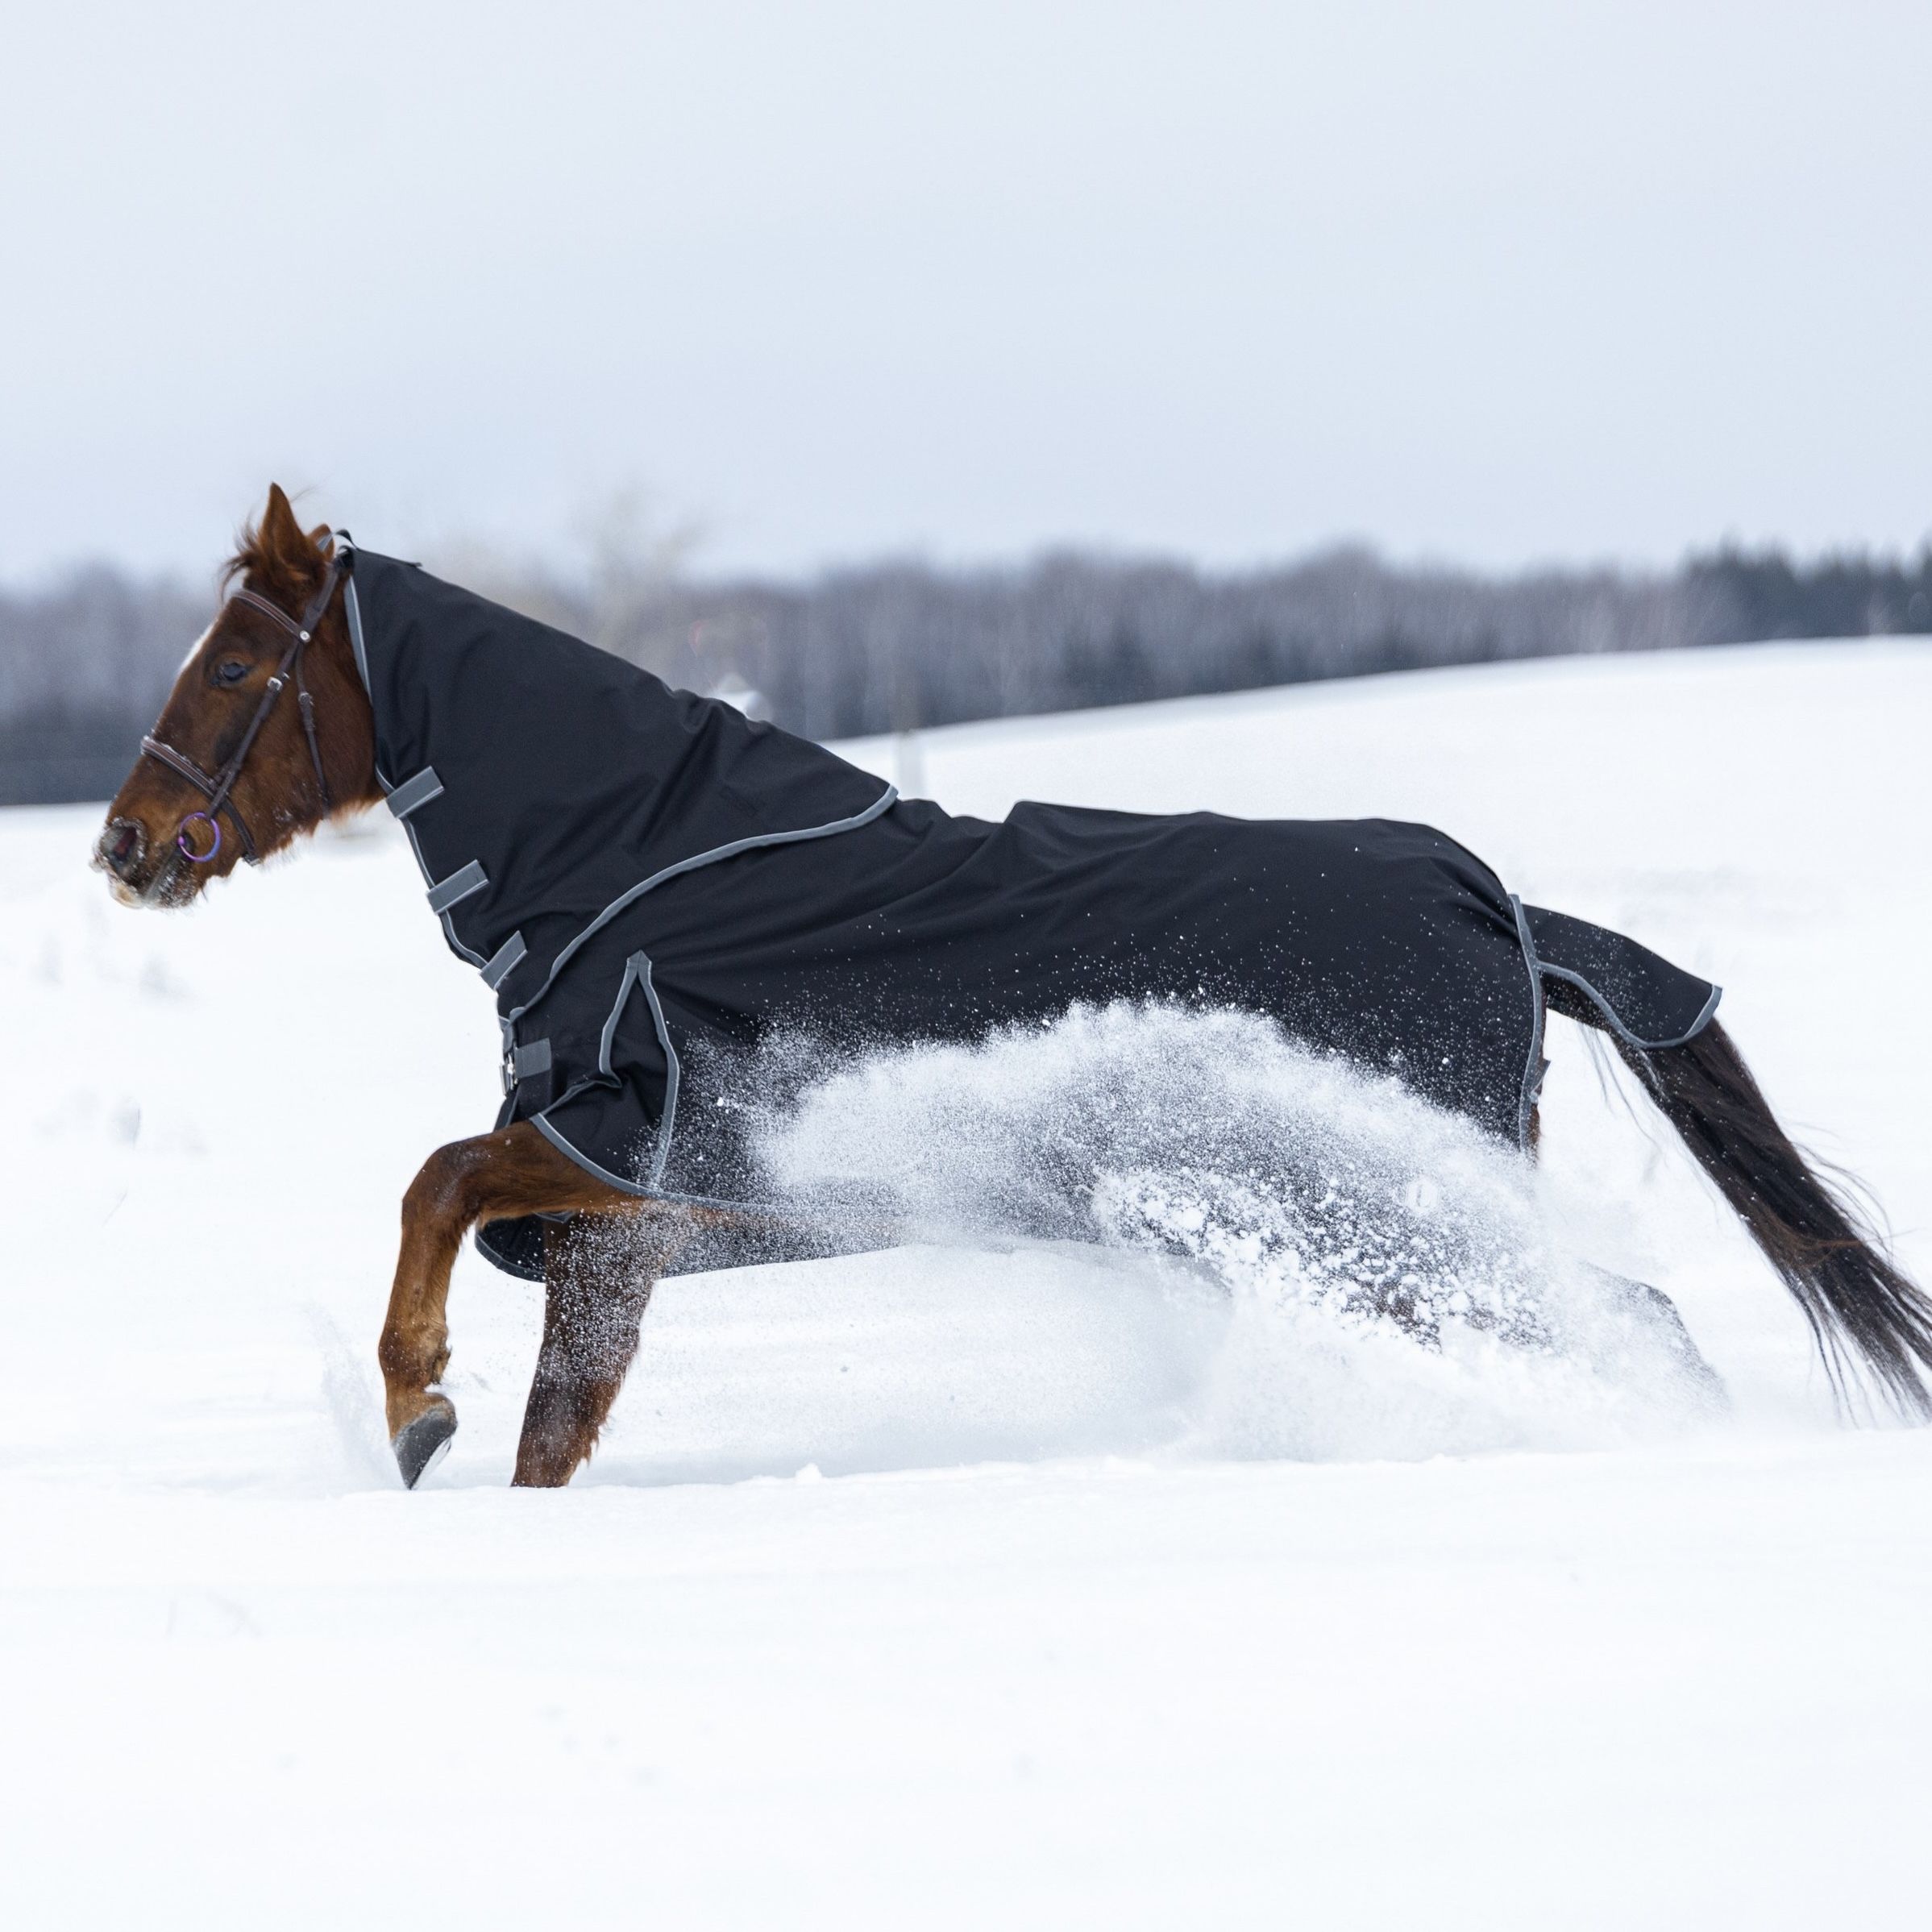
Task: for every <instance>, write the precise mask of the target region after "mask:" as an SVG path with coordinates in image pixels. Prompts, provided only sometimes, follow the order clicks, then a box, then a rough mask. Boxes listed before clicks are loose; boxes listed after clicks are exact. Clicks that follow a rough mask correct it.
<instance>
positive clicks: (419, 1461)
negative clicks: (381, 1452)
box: [389, 1402, 456, 1490]
mask: <svg viewBox="0 0 1932 1932" xmlns="http://www.w3.org/2000/svg"><path fill="white" fill-rule="evenodd" d="M455 1433H456V1411H455V1410H454V1409H452V1408H451V1407H450V1406H449V1405H448V1404H447V1402H446V1403H445V1404H443V1405H442V1407H440V1408H435V1409H429V1410H426V1411H424V1412H423V1413H422V1415H419V1416H418V1417H417V1418H416V1419H415V1421H413V1423H407V1424H405V1426H404V1427H402V1428H401V1429H399V1430H398V1431H397V1433H396V1439H395V1440H394V1441H393V1442H392V1443H391V1444H389V1447H390V1448H392V1449H393V1450H394V1451H395V1452H396V1466H397V1469H401V1471H402V1486H403V1487H404V1488H405V1490H413V1489H414V1488H415V1486H416V1485H417V1484H418V1483H419V1482H421V1481H422V1479H423V1477H426V1475H428V1474H429V1473H430V1470H432V1469H434V1468H435V1466H436V1465H437V1464H438V1463H439V1462H441V1461H442V1459H443V1457H444V1456H447V1455H448V1454H449V1452H450V1441H451V1437H453V1436H454V1435H455Z"/></svg>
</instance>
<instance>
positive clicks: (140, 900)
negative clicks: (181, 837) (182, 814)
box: [93, 845, 202, 912]
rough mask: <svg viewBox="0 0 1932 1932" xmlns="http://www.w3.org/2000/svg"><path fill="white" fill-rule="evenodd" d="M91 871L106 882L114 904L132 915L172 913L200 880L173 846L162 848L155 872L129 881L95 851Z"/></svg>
mask: <svg viewBox="0 0 1932 1932" xmlns="http://www.w3.org/2000/svg"><path fill="white" fill-rule="evenodd" d="M93 869H94V870H95V871H97V872H99V873H101V874H102V875H104V876H105V877H106V880H107V889H108V891H110V892H111V893H113V895H114V900H115V903H116V904H119V905H123V906H126V907H127V908H130V910H131V911H135V912H173V911H177V910H178V909H179V908H181V907H183V906H185V905H186V904H189V901H190V900H193V898H194V897H195V896H196V895H197V893H198V892H199V891H200V890H201V887H202V880H201V879H199V878H198V877H197V876H196V875H195V873H194V871H193V868H192V867H191V866H189V864H188V863H187V862H186V861H185V859H184V858H182V857H181V853H180V852H179V851H177V850H176V849H175V847H174V846H172V845H170V846H164V847H163V849H162V850H161V852H160V856H159V858H157V859H156V863H155V866H154V869H153V870H152V871H151V872H148V873H147V874H146V875H145V876H143V875H140V874H136V875H135V877H133V878H132V879H130V878H128V877H127V875H125V874H124V873H121V872H117V871H116V870H114V867H113V866H111V865H110V864H109V863H108V862H107V860H106V856H105V855H104V854H102V852H100V851H99V850H96V852H95V854H94V855H93Z"/></svg>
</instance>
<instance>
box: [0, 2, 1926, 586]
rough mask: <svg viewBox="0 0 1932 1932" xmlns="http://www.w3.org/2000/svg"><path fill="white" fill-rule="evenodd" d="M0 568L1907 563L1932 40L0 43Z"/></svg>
mask: <svg viewBox="0 0 1932 1932" xmlns="http://www.w3.org/2000/svg"><path fill="white" fill-rule="evenodd" d="M0 29H3V31H0V276H4V281H3V282H0V294H3V299H0V577H4V578H6V579H10V580H17V579H19V578H22V577H24V576H29V575H38V574H39V573H40V572H42V571H45V570H47V569H48V568H49V567H52V566H56V565H58V564H60V563H64V562H65V561H68V560H70V559H77V558H79V557H81V556H85V555H112V556H115V557H118V558H120V559H124V560H127V561H131V562H133V563H137V564H143V565H147V564H165V565H169V566H178V567H182V568H184V569H189V570H193V571H195V572H197V574H198V573H201V572H203V571H206V570H207V569H208V568H210V567H212V565H213V563H214V562H215V561H216V559H217V558H218V555H219V554H220V553H221V552H222V550H223V549H224V548H225V546H226V541H227V538H228V537H229V535H230V534H231V531H232V530H233V527H234V526H235V523H236V521H238V520H239V518H240V517H241V516H242V515H243V514H244V513H246V512H247V511H249V510H250V509H251V508H252V507H253V506H254V505H256V502H257V501H259V499H260V494H261V492H262V490H263V488H264V486H265V484H266V483H267V481H268V478H269V477H271V476H273V477H275V478H276V479H278V480H280V481H282V482H283V483H284V484H287V485H288V486H289V487H290V488H306V489H307V490H308V491H309V492H310V495H309V496H308V497H307V499H306V505H307V507H308V508H309V509H311V510H313V512H314V513H315V514H317V515H318V516H325V517H330V518H331V519H332V520H339V521H344V522H347V524H349V525H350V526H351V527H352V528H354V529H355V530H356V532H357V533H358V534H359V535H360V536H361V537H362V538H364V541H365V542H370V543H372V544H374V545H376V546H379V547H384V548H394V549H397V550H403V551H409V550H411V549H412V548H413V547H414V548H420V547H422V546H434V545H439V544H442V545H447V543H448V542H451V541H452V540H455V539H458V538H467V539H471V540H476V539H482V540H486V541H501V542H510V543H513V544H514V545H516V546H517V547H518V548H519V549H521V550H524V551H545V550H547V551H552V552H553V553H559V554H561V553H562V552H563V551H564V550H565V548H566V546H567V545H568V544H569V543H570V542H571V540H572V538H574V537H576V536H578V535H580V534H581V532H582V531H583V530H584V528H585V527H586V526H587V525H588V523H589V522H590V521H593V520H594V519H595V518H596V516H597V515H598V514H599V513H600V506H601V505H605V504H607V503H608V502H609V500H610V499H611V497H613V493H615V492H619V491H621V490H623V489H625V488H631V487H635V486H639V485H642V486H643V487H646V488H648V489H650V491H651V492H654V496H655V497H656V499H657V500H658V501H659V502H660V503H661V504H662V505H663V509H664V511H665V513H666V514H667V515H669V516H675V517H684V516H695V517H697V518H698V519H699V520H700V521H701V523H702V525H703V527H704V530H705V531H706V533H707V541H706V544H705V547H704V551H703V552H702V553H701V560H702V561H703V562H704V563H706V564H708V565H710V566H713V567H728V566H737V565H746V564H748V565H753V566H757V567H766V568H777V569H783V570H792V569H799V568H803V567H808V566H809V565H812V564H813V563H819V562H821V561H825V560H828V559H839V558H851V557H854V556H858V555H866V554H870V553H874V552H877V551H882V550H895V551H906V550H913V549H917V550H922V551H926V552H928V553H929V554H932V555H936V556H939V557H943V558H981V557H987V556H1010V555H1016V554H1020V553H1023V552H1025V551H1031V550H1032V549H1034V548H1036V547H1037V546H1041V545H1042V544H1044V543H1046V542H1054V541H1059V540H1074V541H1085V542H1102V543H1106V544H1108V545H1111V546H1123V547H1131V548H1136V549H1138V548H1158V549H1162V550H1170V551H1183V552H1186V553H1190V554H1192V555H1196V556H1199V557H1202V558H1204V559H1209V560H1213V561H1220V562H1235V561H1244V560H1249V559H1257V558H1261V557H1271V556H1278V555H1283V554H1286V553H1290V552H1295V551H1302V550H1305V549H1307V548H1308V547H1310V546H1313V545H1315V544H1318V543H1320V542H1325V541H1327V540H1330V539H1333V538H1340V537H1348V536H1360V537H1365V538H1369V539H1371V540H1373V541H1374V542H1377V543H1379V544H1381V545H1382V546H1385V547H1386V548H1387V549H1389V550H1390V551H1394V553H1396V554H1397V555H1433V556H1438V557H1448V558H1454V559H1464V560H1467V561H1469V562H1472V563H1481V564H1491V565H1494V564H1511V563H1521V562H1524V561H1528V560H1531V559H1544V558H1550V557H1558V556H1561V557H1573V558H1585V557H1588V558H1595V557H1605V556H1616V557H1622V558H1628V559H1650V560H1656V561H1668V560H1670V559H1674V558H1675V557H1676V555H1678V554H1679V553H1680V552H1681V551H1682V549H1683V548H1684V547H1685V546H1686V545H1688V544H1691V543H1698V542H1708V541H1710V540H1713V539H1714V538H1718V537H1720V536H1722V535H1723V534H1726V533H1732V534H1739V535H1742V536H1743V537H1746V538H1754V539H1755V538H1782V539H1785V540H1786V541H1789V542H1793V543H1795V544H1797V545H1800V546H1805V547H1813V546H1821V545H1824V544H1827V543H1831V542H1842V541H1863V542H1875V543H1880V544H1885V545H1897V546H1905V545H1912V546H1916V544H1917V542H1918V541H1919V540H1920V539H1921V538H1922V536H1923V535H1924V534H1926V530H1927V529H1928V527H1932V436H1929V435H1928V434H1927V429H1928V422H1932V411H1929V409H1928V404H1929V403H1932V356H1929V355H1928V347H1929V334H1928V323H1929V322H1932V251H1929V250H1928V248H1927V247H1926V233H1927V214H1928V210H1927V206H1926V204H1927V201H1928V192H1929V186H1932V114H1929V113H1928V112H1927V110H1926V76H1927V74H1928V73H1932V7H1928V6H1926V5H1925V4H1924V3H1923V0H1919V3H1918V4H1916V5H1911V6H1903V5H1900V6H1888V5H1860V4H1838V5H1831V6H1826V5H1822V4H1820V5H1815V6H1788V5H1781V4H1778V3H1777V0H1752V3H1751V4H1749V5H1737V6H1731V5H1724V6H1717V5H1699V4H1693V3H1690V0H1671V3H1670V4H1664V5H1653V4H1649V3H1648V0H1614V4H1606V5H1598V4H1582V5H1563V4H1560V3H1559V0H1544V3H1542V4H1534V5H1510V4H1506V3H1505V0H1470V3H1469V4H1465V5H1461V6H1453V5H1439V6H1429V5H1402V4H1389V3H1378V0H1344V3H1340V4H1333V5H1330V4H1320V5H1278V6H1253V7H1246V6H1214V5H1203V4H1192V5H1182V6H1141V5H1131V4H1122V3H1120V0H1116V3H1113V4H1107V5H1101V6H1066V5H1062V6H1046V5H1032V6H1028V5H1021V6H1000V5H996V4H991V3H990V0H970V4H966V5H953V4H950V0H948V3H946V4H935V3H934V0H901V3H900V4H897V5H883V6H854V5H839V4H814V5H811V6H757V5H743V4H734V3H730V0H706V3H705V4H702V5H692V6H640V5H580V6H571V5H558V4H551V5H546V6H530V7H517V6H492V5H488V4H483V3H480V0H463V4H460V5H454V6H441V5H434V6H430V5H425V6H406V5H395V6H358V5H348V6H338V5H331V6H320V7H302V8H300V9H296V8H280V7H277V6H273V5H272V4H270V3H269V0H258V3H257V4H253V5H238V6H210V5H190V6H168V7H156V6H151V5H141V6H127V7H121V6H99V5H93V6H87V5H75V4H72V3H69V0H63V4H61V5H60V6H46V5H35V6H31V7H28V6H22V5H19V4H17V3H16V0H0Z"/></svg>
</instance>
